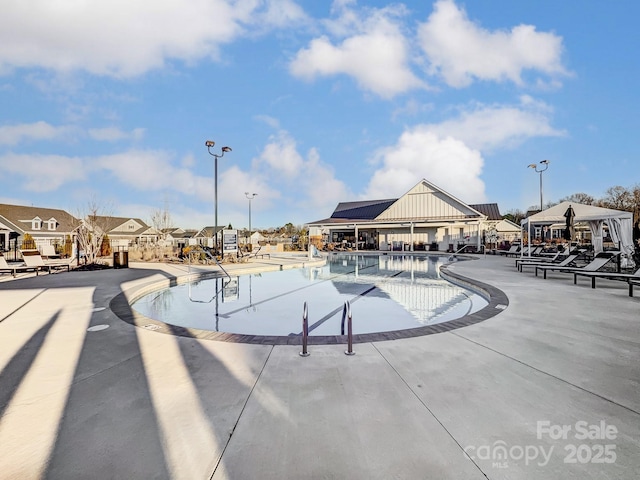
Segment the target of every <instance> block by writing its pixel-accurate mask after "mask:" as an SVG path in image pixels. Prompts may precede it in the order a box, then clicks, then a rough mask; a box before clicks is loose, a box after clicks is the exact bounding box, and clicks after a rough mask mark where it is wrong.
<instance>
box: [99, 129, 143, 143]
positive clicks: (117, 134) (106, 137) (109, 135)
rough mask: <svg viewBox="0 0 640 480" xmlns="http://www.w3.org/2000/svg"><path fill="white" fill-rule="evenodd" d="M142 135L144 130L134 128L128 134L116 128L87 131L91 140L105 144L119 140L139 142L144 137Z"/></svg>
mask: <svg viewBox="0 0 640 480" xmlns="http://www.w3.org/2000/svg"><path fill="white" fill-rule="evenodd" d="M144 133H145V129H144V128H134V129H133V130H131V131H130V132H125V131H124V130H122V129H120V128H118V127H105V128H91V129H89V136H90V137H91V138H92V139H93V140H98V141H105V142H117V141H119V140H141V139H142V137H143V136H144Z"/></svg>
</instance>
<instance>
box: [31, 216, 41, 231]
mask: <svg viewBox="0 0 640 480" xmlns="http://www.w3.org/2000/svg"><path fill="white" fill-rule="evenodd" d="M41 227H42V220H40V219H39V218H37V217H36V218H34V219H33V220H31V229H32V230H40V228H41Z"/></svg>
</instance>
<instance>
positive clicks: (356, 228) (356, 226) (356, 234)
mask: <svg viewBox="0 0 640 480" xmlns="http://www.w3.org/2000/svg"><path fill="white" fill-rule="evenodd" d="M353 227H354V228H355V232H356V233H355V237H356V252H357V251H358V224H355V225H354V226H353ZM356 264H357V262H356Z"/></svg>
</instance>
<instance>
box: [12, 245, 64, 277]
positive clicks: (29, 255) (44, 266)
mask: <svg viewBox="0 0 640 480" xmlns="http://www.w3.org/2000/svg"><path fill="white" fill-rule="evenodd" d="M36 252H38V251H37V250H36ZM20 253H22V260H23V261H24V263H25V264H26V265H27V266H28V267H32V268H36V269H37V270H36V272H37V271H38V270H46V271H47V272H48V273H51V270H52V269H54V270H57V269H62V268H66V269H67V271H68V272H69V271H71V261H69V262H66V261H64V262H61V263H58V262H57V261H56V262H45V261H44V260H43V259H42V257H41V256H40V252H38V253H33V251H27V250H21V251H20Z"/></svg>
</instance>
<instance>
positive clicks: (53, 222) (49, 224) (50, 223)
mask: <svg viewBox="0 0 640 480" xmlns="http://www.w3.org/2000/svg"><path fill="white" fill-rule="evenodd" d="M57 223H58V222H56V219H55V218H52V219H50V220H49V221H48V222H47V229H48V230H55V229H56V225H57Z"/></svg>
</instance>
